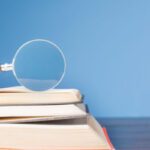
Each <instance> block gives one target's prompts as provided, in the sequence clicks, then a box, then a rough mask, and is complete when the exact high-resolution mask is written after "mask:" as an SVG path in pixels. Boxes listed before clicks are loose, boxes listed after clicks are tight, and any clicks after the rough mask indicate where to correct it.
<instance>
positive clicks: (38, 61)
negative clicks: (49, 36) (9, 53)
mask: <svg viewBox="0 0 150 150" xmlns="http://www.w3.org/2000/svg"><path fill="white" fill-rule="evenodd" d="M65 69H66V60H65V57H64V54H63V52H62V50H61V49H60V48H59V47H58V46H57V45H56V44H54V43H52V42H51V41H48V40H45V39H35V40H31V41H28V42H26V43H24V44H23V45H22V46H21V47H19V49H18V50H17V52H16V54H15V56H14V58H13V61H12V64H3V65H0V71H12V72H13V74H14V76H15V77H16V79H17V81H18V82H19V83H20V85H22V86H24V87H25V88H27V89H29V90H32V91H45V90H48V89H52V88H55V87H56V86H58V84H59V83H60V82H61V81H62V79H63V77H64V74H65Z"/></svg>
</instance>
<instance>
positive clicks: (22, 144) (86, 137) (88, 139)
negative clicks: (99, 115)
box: [0, 115, 113, 150]
mask: <svg viewBox="0 0 150 150" xmlns="http://www.w3.org/2000/svg"><path fill="white" fill-rule="evenodd" d="M75 120H76V121H75ZM75 120H74V121H72V122H71V121H70V122H69V120H67V121H66V122H65V121H59V123H58V122H57V121H54V122H50V123H48V122H47V123H44V124H32V123H31V124H0V136H1V137H2V138H1V140H0V147H1V148H5V149H18V150H20V149H24V150H29V149H30V150H31V149H36V150H42V149H43V150H112V149H113V147H112V145H111V144H110V142H109V141H108V138H106V132H105V133H104V131H103V129H102V127H101V126H100V125H99V124H98V123H97V121H96V120H95V119H94V118H93V117H92V116H90V115H88V116H87V117H85V118H82V119H81V118H80V119H75Z"/></svg>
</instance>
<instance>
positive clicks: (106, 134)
mask: <svg viewBox="0 0 150 150" xmlns="http://www.w3.org/2000/svg"><path fill="white" fill-rule="evenodd" d="M103 133H104V135H105V137H106V140H107V142H108V144H109V146H110V148H111V150H115V148H114V146H113V145H112V143H111V141H110V138H109V136H108V132H107V129H106V128H105V127H103Z"/></svg>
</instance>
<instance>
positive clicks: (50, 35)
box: [0, 0, 150, 117]
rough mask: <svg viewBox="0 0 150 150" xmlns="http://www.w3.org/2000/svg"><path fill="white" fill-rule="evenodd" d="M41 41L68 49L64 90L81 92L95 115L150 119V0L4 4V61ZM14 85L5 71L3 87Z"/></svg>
mask: <svg viewBox="0 0 150 150" xmlns="http://www.w3.org/2000/svg"><path fill="white" fill-rule="evenodd" d="M36 38H44V39H48V40H51V41H53V42H54V43H56V44H58V45H59V46H60V47H61V48H62V49H63V52H64V54H65V56H66V59H67V64H68V65H67V72H66V75H65V78H64V80H63V82H62V83H61V84H60V86H59V88H78V89H80V90H81V91H82V93H84V94H85V103H87V104H88V105H89V109H90V111H91V113H93V114H94V115H95V116H97V117H149V116H150V1H149V0H124V1H120V0H62V1H61V0H28V1H25V0H15V1H11V0H1V1H0V63H5V62H8V63H10V62H11V60H12V58H13V56H14V54H15V52H16V50H17V48H18V47H19V46H20V45H22V44H23V43H24V42H26V41H28V40H31V39H36ZM11 85H17V82H16V80H15V78H14V77H13V75H12V73H11V72H9V73H8V72H5V73H1V74H0V87H7V86H11Z"/></svg>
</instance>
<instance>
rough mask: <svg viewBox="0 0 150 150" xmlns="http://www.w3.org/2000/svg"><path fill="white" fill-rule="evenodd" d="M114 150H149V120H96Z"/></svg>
mask: <svg viewBox="0 0 150 150" xmlns="http://www.w3.org/2000/svg"><path fill="white" fill-rule="evenodd" d="M97 120H98V121H99V123H100V124H101V125H102V126H103V127H106V129H107V131H108V134H109V137H110V139H111V141H112V143H113V145H114V147H115V148H116V150H150V118H124V119H122V118H107V119H106V118H97Z"/></svg>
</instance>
